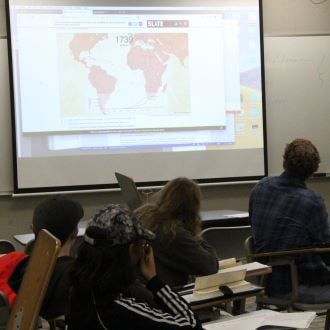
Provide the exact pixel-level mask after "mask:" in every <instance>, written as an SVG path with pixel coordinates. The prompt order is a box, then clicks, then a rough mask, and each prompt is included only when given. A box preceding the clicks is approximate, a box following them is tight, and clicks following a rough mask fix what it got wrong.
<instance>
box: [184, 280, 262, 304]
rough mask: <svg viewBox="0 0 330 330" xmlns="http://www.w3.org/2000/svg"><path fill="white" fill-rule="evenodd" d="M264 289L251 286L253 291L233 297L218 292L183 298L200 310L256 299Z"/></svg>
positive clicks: (187, 295)
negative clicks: (251, 298)
mask: <svg viewBox="0 0 330 330" xmlns="http://www.w3.org/2000/svg"><path fill="white" fill-rule="evenodd" d="M263 289H264V288H263V287H261V286H258V285H254V284H251V289H250V290H249V291H245V292H241V293H234V294H233V295H229V296H227V295H224V294H223V293H222V292H220V291H217V292H214V293H212V294H205V295H197V294H194V293H190V294H186V295H182V298H183V299H185V300H186V301H187V302H188V303H189V305H190V306H191V309H193V310H198V309H203V308H206V307H212V306H218V305H222V304H224V303H228V302H232V301H237V300H238V301H240V300H244V299H246V298H250V297H254V296H256V295H257V294H259V293H260V292H262V291H263Z"/></svg>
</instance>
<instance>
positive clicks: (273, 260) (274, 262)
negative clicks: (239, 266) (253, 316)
mask: <svg viewBox="0 0 330 330" xmlns="http://www.w3.org/2000/svg"><path fill="white" fill-rule="evenodd" d="M244 251H245V253H246V258H247V261H248V262H252V261H260V262H262V263H266V264H267V265H270V266H272V268H273V269H274V268H275V267H278V266H288V267H289V269H290V278H291V286H292V292H291V295H289V296H288V297H287V298H277V297H270V296H268V295H267V294H266V293H262V294H260V295H258V296H257V298H256V302H257V309H261V308H265V307H269V306H276V307H278V308H279V309H282V310H283V309H286V310H287V311H288V312H292V311H294V310H300V311H311V310H312V311H320V310H326V319H325V325H324V329H325V330H329V329H330V301H329V303H315V304H313V303H302V302H300V301H299V297H298V288H299V285H298V283H299V282H298V272H297V267H296V263H295V257H297V256H301V255H303V254H311V253H317V254H320V253H322V252H323V253H326V252H328V253H329V252H330V247H324V248H300V249H296V250H288V251H276V252H268V253H254V242H253V237H252V236H250V237H248V238H247V239H246V241H245V245H244ZM266 276H267V275H266ZM265 280H266V277H263V278H261V281H262V283H261V285H263V284H265ZM263 286H264V285H263Z"/></svg>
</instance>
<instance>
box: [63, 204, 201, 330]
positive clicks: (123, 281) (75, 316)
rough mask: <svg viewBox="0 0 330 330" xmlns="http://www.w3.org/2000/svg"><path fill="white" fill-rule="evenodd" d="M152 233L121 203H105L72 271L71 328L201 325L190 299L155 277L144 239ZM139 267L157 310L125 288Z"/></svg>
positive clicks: (149, 237)
mask: <svg viewBox="0 0 330 330" xmlns="http://www.w3.org/2000/svg"><path fill="white" fill-rule="evenodd" d="M154 236H155V235H154V234H153V233H152V232H151V231H149V230H145V229H143V228H142V226H141V224H140V222H139V220H138V219H137V218H136V217H135V215H134V214H133V213H132V212H130V211H129V210H127V209H126V208H123V207H122V206H120V205H108V206H106V207H104V208H103V209H101V210H100V211H99V212H98V213H96V214H95V215H94V217H92V219H91V220H90V221H89V223H88V226H87V229H86V233H85V236H84V241H83V243H82V245H81V247H80V249H79V251H78V257H77V259H76V261H75V263H74V265H73V269H72V273H71V279H72V285H73V286H72V290H71V298H70V303H69V309H68V313H67V317H66V322H67V324H68V326H69V330H75V329H79V330H84V329H86V330H87V329H88V330H90V329H94V330H99V329H157V330H161V329H202V327H201V325H200V322H199V321H198V320H197V319H196V317H195V316H194V314H193V312H192V311H191V310H190V308H189V306H188V304H187V303H186V302H185V301H184V300H183V299H182V298H181V297H180V296H179V295H177V294H176V293H175V292H173V291H172V290H171V289H170V287H169V286H168V285H165V284H163V283H162V282H161V281H160V280H159V278H158V277H157V275H156V269H155V263H154V257H153V250H152V247H151V246H150V245H149V244H148V242H149V241H150V240H152V239H154ZM137 269H139V270H140V272H141V273H142V275H143V276H144V278H145V279H146V281H147V288H148V289H149V290H150V291H151V292H152V293H153V294H154V299H155V300H156V301H157V304H158V306H160V309H154V308H151V307H149V306H148V305H147V304H145V303H141V302H140V303H138V302H137V301H136V300H135V299H134V298H132V297H131V296H130V295H129V294H128V293H127V289H128V287H129V286H130V285H131V283H132V282H133V281H134V279H135V276H136V270H137Z"/></svg>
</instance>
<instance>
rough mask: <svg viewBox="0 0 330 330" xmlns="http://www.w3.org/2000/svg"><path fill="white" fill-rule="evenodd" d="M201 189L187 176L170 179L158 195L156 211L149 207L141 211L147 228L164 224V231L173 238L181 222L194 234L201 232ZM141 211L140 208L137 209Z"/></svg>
mask: <svg viewBox="0 0 330 330" xmlns="http://www.w3.org/2000/svg"><path fill="white" fill-rule="evenodd" d="M200 204H201V191H200V189H199V186H198V185H197V183H195V182H194V181H193V180H189V179H188V178H185V177H178V178H176V179H173V180H171V181H169V182H168V183H167V184H166V185H165V186H164V187H163V188H162V189H161V190H160V191H159V192H158V193H157V195H156V212H155V213H154V212H151V213H150V214H148V213H149V211H148V209H146V212H144V211H143V207H142V212H141V218H142V221H143V223H144V224H146V227H147V228H150V229H151V230H155V229H156V228H157V227H159V226H162V227H163V231H164V232H165V233H167V234H169V235H170V237H172V238H173V236H174V235H175V228H176V226H177V225H178V224H179V223H181V224H182V225H183V226H184V227H185V228H186V229H187V230H189V231H190V232H191V233H192V234H193V235H198V234H199V233H200V227H201V224H200V216H199V212H200ZM137 212H138V214H139V213H140V212H139V210H138V211H137Z"/></svg>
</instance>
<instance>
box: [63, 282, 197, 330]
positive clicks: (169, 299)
mask: <svg viewBox="0 0 330 330" xmlns="http://www.w3.org/2000/svg"><path fill="white" fill-rule="evenodd" d="M147 288H148V289H149V290H150V291H151V292H153V294H154V297H155V301H156V302H157V304H158V305H159V306H160V309H155V308H151V307H149V306H148V305H147V304H145V303H139V302H137V301H136V300H135V299H134V298H130V297H125V296H124V295H122V296H121V297H119V298H118V299H116V300H115V301H114V302H111V303H109V304H104V302H102V303H101V302H99V301H97V299H95V303H94V302H93V300H92V298H89V299H86V301H82V300H81V297H79V299H76V300H75V297H74V296H73V297H72V298H73V299H72V301H71V308H70V312H69V314H68V316H67V323H68V325H69V330H75V329H79V330H84V329H88V330H90V329H95V330H99V329H101V330H104V329H111V330H112V329H144V330H148V329H157V330H167V329H171V330H175V329H203V328H202V326H201V324H200V322H199V321H198V319H197V318H196V317H195V315H194V313H193V312H192V311H191V309H190V308H189V305H188V304H187V303H186V301H184V300H183V299H182V298H181V297H180V296H179V295H178V294H177V293H175V292H174V291H172V290H171V288H170V287H169V286H168V285H164V284H163V283H162V282H161V281H160V280H159V279H158V277H154V278H153V279H152V280H150V281H149V283H148V284H147ZM99 306H103V307H99Z"/></svg>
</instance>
